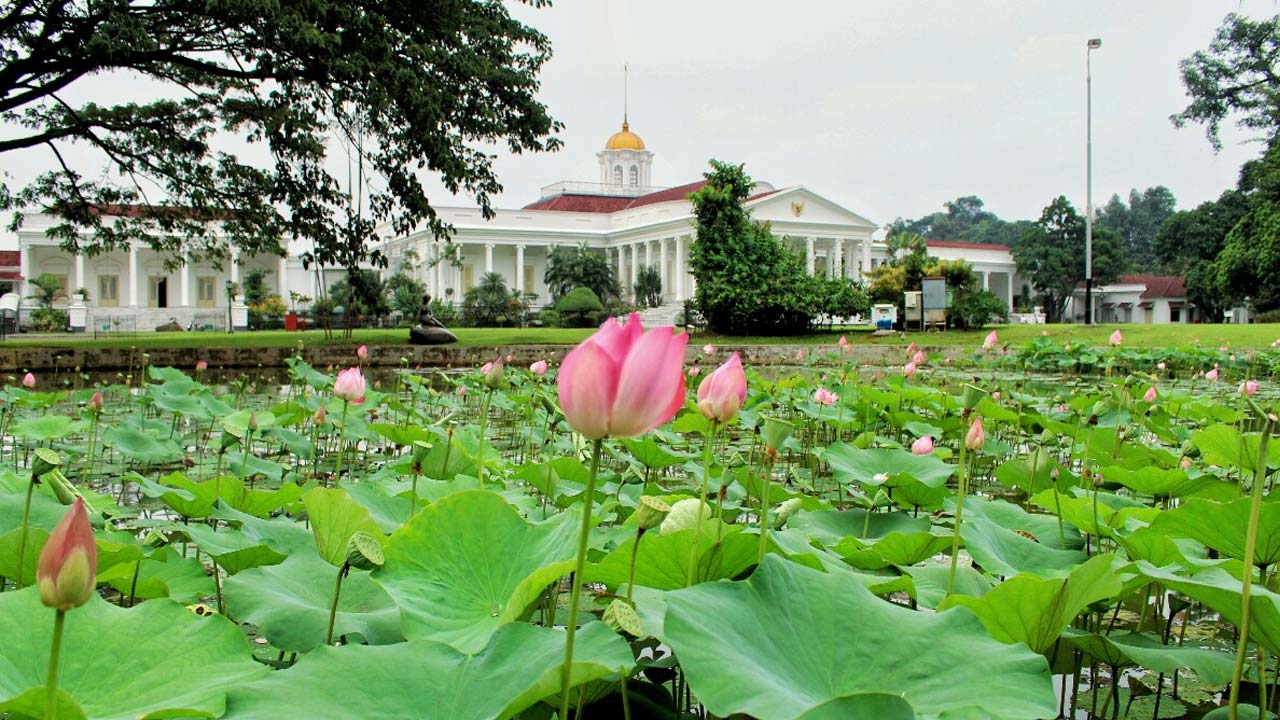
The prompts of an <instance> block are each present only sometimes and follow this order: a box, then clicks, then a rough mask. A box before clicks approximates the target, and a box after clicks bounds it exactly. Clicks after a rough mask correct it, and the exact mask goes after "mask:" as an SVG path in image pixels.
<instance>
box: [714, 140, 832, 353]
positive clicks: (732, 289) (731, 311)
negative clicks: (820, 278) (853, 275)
mask: <svg viewBox="0 0 1280 720" xmlns="http://www.w3.org/2000/svg"><path fill="white" fill-rule="evenodd" d="M704 177H705V178H706V179H707V184H706V185H704V186H703V187H702V188H700V189H699V190H698V191H697V192H694V193H692V194H691V195H690V196H689V199H690V200H691V201H692V202H693V212H694V218H695V228H696V230H697V235H696V237H695V239H694V242H693V244H692V246H691V247H690V249H689V268H690V270H692V272H693V276H694V277H695V278H697V281H698V290H697V293H696V295H695V298H694V300H695V303H694V304H695V306H696V307H695V309H696V311H697V313H698V314H700V315H701V316H702V317H703V318H704V319H705V320H706V322H707V326H708V327H709V328H710V329H711V330H713V331H715V332H720V333H726V334H730V335H750V334H757V333H777V334H789V333H800V332H804V331H805V330H807V329H808V328H809V325H810V323H812V321H813V318H814V317H815V316H816V315H817V313H818V312H819V304H820V297H819V290H818V283H817V281H816V279H815V278H812V277H810V276H809V274H808V273H807V272H806V270H805V266H804V259H803V258H802V257H801V256H800V255H799V254H798V253H796V252H793V251H791V250H789V249H787V248H786V247H785V246H784V245H783V244H782V242H780V241H779V240H778V238H776V237H774V235H773V232H772V230H770V228H769V226H768V225H766V224H760V223H756V222H755V221H753V220H752V219H751V216H750V214H749V213H748V212H747V210H746V208H744V207H743V205H742V203H743V201H745V200H746V199H747V197H748V196H749V195H750V194H751V188H752V185H753V183H752V180H751V178H750V177H749V176H748V175H747V173H746V171H745V170H743V167H742V166H741V165H731V164H729V163H725V162H720V161H718V160H712V161H711V171H710V172H707V173H705V174H704Z"/></svg>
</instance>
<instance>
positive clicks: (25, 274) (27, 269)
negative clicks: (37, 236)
mask: <svg viewBox="0 0 1280 720" xmlns="http://www.w3.org/2000/svg"><path fill="white" fill-rule="evenodd" d="M18 275H20V276H21V277H22V284H21V285H19V286H18V295H19V296H21V297H23V298H25V297H26V296H27V294H28V293H30V292H31V248H30V247H29V246H27V245H19V246H18Z"/></svg>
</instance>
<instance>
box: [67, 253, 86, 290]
mask: <svg viewBox="0 0 1280 720" xmlns="http://www.w3.org/2000/svg"><path fill="white" fill-rule="evenodd" d="M84 284H85V277H84V255H82V254H80V253H76V279H75V282H74V283H72V285H71V288H70V289H71V292H73V293H74V292H76V291H78V290H79V289H80V288H82V287H84Z"/></svg>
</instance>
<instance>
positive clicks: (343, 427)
mask: <svg viewBox="0 0 1280 720" xmlns="http://www.w3.org/2000/svg"><path fill="white" fill-rule="evenodd" d="M347 405H348V403H347V401H346V400H343V401H342V415H341V416H340V418H339V420H338V462H337V463H336V464H335V465H334V467H333V486H334V487H337V486H338V481H340V480H342V456H343V455H346V454H347Z"/></svg>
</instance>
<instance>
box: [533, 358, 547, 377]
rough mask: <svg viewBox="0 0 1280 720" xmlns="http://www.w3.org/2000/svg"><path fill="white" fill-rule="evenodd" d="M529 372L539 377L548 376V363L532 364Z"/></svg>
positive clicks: (542, 361)
mask: <svg viewBox="0 0 1280 720" xmlns="http://www.w3.org/2000/svg"><path fill="white" fill-rule="evenodd" d="M529 372H531V373H533V374H534V375H537V376H538V377H542V376H543V375H546V374H547V361H546V360H538V361H537V362H535V363H533V364H531V365H530V366H529Z"/></svg>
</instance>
